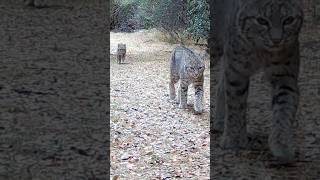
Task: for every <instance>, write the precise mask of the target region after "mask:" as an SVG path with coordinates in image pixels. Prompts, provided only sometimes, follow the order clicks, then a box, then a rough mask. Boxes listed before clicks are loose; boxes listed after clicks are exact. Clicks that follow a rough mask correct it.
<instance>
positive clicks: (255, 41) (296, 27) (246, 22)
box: [236, 0, 303, 51]
mask: <svg viewBox="0 0 320 180" xmlns="http://www.w3.org/2000/svg"><path fill="white" fill-rule="evenodd" d="M301 7H302V5H301V3H300V1H299V0H290V1H289V0H264V1H262V0H251V1H248V0H241V1H240V9H239V11H238V13H237V15H236V19H237V20H236V26H237V29H238V30H239V31H240V32H239V34H240V36H241V37H242V39H244V40H245V41H247V42H248V43H249V44H251V45H253V46H255V47H257V48H262V49H266V50H269V51H275V50H280V49H282V47H284V45H286V44H291V43H294V42H296V41H297V40H298V35H299V32H300V29H301V26H302V22H303V10H302V8H301Z"/></svg>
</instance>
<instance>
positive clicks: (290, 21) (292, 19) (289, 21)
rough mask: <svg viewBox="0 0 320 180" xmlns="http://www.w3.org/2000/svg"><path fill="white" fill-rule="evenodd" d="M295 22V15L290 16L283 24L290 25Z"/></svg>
mask: <svg viewBox="0 0 320 180" xmlns="http://www.w3.org/2000/svg"><path fill="white" fill-rule="evenodd" d="M293 22H294V17H292V16H290V17H288V18H286V19H285V20H284V21H283V24H284V25H289V24H292V23H293Z"/></svg>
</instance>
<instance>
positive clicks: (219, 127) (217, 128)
mask: <svg viewBox="0 0 320 180" xmlns="http://www.w3.org/2000/svg"><path fill="white" fill-rule="evenodd" d="M223 129H224V123H223V121H215V122H214V123H213V130H215V131H218V132H223Z"/></svg>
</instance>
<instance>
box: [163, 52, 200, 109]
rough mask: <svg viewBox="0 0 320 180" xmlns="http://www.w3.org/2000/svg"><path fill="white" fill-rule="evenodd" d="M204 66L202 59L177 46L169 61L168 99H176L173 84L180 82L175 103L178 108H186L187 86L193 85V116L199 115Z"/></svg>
mask: <svg viewBox="0 0 320 180" xmlns="http://www.w3.org/2000/svg"><path fill="white" fill-rule="evenodd" d="M204 70H205V65H204V62H203V60H202V58H201V57H200V56H199V55H197V54H195V53H194V52H193V51H192V50H190V49H188V48H186V47H183V46H177V47H176V48H175V49H174V50H173V52H172V54H171V59H170V83H169V90H170V99H171V100H174V99H175V98H176V92H175V84H176V83H177V82H178V81H179V80H180V83H179V88H178V97H177V101H178V103H179V108H181V109H185V108H187V96H188V86H189V85H190V84H193V86H194V88H195V102H194V110H195V114H201V113H202V111H203V109H202V99H203V72H204Z"/></svg>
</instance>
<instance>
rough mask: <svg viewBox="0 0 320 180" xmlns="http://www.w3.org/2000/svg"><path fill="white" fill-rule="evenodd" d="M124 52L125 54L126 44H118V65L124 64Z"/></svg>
mask: <svg viewBox="0 0 320 180" xmlns="http://www.w3.org/2000/svg"><path fill="white" fill-rule="evenodd" d="M126 52H127V47H126V44H123V43H119V44H118V49H117V60H118V63H119V64H120V63H122V62H124V60H125V59H126Z"/></svg>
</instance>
